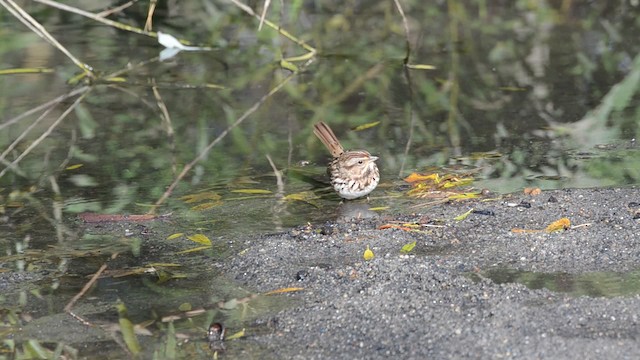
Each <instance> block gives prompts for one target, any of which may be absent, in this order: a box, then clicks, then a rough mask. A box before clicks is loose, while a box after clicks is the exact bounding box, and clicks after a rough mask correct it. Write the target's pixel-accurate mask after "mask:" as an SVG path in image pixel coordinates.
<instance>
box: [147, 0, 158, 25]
mask: <svg viewBox="0 0 640 360" xmlns="http://www.w3.org/2000/svg"><path fill="white" fill-rule="evenodd" d="M156 5H158V1H157V0H151V1H149V11H148V12H147V21H145V23H144V31H151V29H152V28H153V13H154V12H155V10H156Z"/></svg>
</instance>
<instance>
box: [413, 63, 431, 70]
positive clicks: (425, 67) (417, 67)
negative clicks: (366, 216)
mask: <svg viewBox="0 0 640 360" xmlns="http://www.w3.org/2000/svg"><path fill="white" fill-rule="evenodd" d="M407 67H408V68H409V69H414V70H435V69H436V67H435V66H433V65H427V64H407Z"/></svg>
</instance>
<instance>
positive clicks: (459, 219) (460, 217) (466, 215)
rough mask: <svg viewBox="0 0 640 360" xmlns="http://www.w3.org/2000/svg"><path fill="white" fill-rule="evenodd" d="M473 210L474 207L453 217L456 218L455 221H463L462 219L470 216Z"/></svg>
mask: <svg viewBox="0 0 640 360" xmlns="http://www.w3.org/2000/svg"><path fill="white" fill-rule="evenodd" d="M472 212H473V209H471V210H469V211H467V212H466V213H464V214H462V215H458V216H456V217H455V218H453V219H454V220H455V221H462V220H464V219H466V218H467V217H468V216H469V214H471V213H472Z"/></svg>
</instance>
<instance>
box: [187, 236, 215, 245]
mask: <svg viewBox="0 0 640 360" xmlns="http://www.w3.org/2000/svg"><path fill="white" fill-rule="evenodd" d="M187 239H189V240H191V241H193V242H196V243H198V244H202V245H209V246H211V240H209V238H208V237H207V236H206V235H203V234H194V235H190V236H187Z"/></svg>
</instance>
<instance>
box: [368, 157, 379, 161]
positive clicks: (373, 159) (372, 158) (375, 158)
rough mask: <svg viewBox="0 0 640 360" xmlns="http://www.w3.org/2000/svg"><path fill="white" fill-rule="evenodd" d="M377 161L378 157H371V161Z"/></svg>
mask: <svg viewBox="0 0 640 360" xmlns="http://www.w3.org/2000/svg"><path fill="white" fill-rule="evenodd" d="M376 160H378V157H377V156H370V157H369V161H376Z"/></svg>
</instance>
